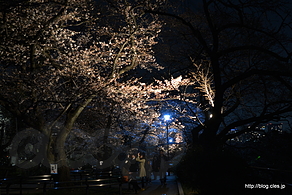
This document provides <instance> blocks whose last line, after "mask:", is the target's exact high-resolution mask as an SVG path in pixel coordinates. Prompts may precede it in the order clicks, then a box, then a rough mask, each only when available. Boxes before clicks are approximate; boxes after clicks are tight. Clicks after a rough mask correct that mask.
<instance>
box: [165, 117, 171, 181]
mask: <svg viewBox="0 0 292 195" xmlns="http://www.w3.org/2000/svg"><path fill="white" fill-rule="evenodd" d="M164 120H165V121H166V150H167V162H168V164H169V140H168V121H169V120H170V115H164ZM169 175H170V172H169V170H168V176H169Z"/></svg>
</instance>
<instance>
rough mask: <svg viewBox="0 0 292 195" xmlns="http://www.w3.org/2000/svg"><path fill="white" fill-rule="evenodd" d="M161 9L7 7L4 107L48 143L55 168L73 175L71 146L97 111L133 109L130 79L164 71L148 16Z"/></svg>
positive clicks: (74, 4) (60, 1) (63, 0)
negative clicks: (82, 119) (87, 113)
mask: <svg viewBox="0 0 292 195" xmlns="http://www.w3.org/2000/svg"><path fill="white" fill-rule="evenodd" d="M98 3H100V4H98ZM161 5H162V2H160V1H145V2H140V1H129V2H128V1H118V0H112V1H102V2H101V1H100V2H95V1H90V0H81V1H80V0H52V1H46V0H28V1H13V2H12V3H11V4H9V3H7V4H6V3H4V2H3V6H1V13H0V17H1V18H0V19H1V29H0V30H1V49H0V55H1V62H0V63H1V76H0V86H1V94H0V103H1V105H2V106H4V107H5V108H6V109H8V110H9V111H10V112H11V113H13V114H14V115H15V116H17V117H18V118H19V119H20V120H22V121H23V122H24V123H25V124H26V125H27V126H28V127H32V128H34V129H36V130H38V131H39V132H41V133H42V134H44V135H45V136H46V137H47V138H48V140H49V141H48V144H47V146H46V149H47V157H48V160H49V162H56V163H58V165H59V167H61V168H64V170H67V168H66V167H67V164H66V163H67V162H66V153H65V151H64V144H65V141H66V138H67V136H68V134H69V133H70V132H71V130H72V128H73V126H74V123H75V121H76V120H77V118H78V117H79V116H80V114H81V112H82V111H83V110H84V109H85V108H87V107H88V106H89V105H90V104H91V103H93V102H94V103H95V102H101V103H102V102H103V104H107V103H110V102H112V104H109V105H108V106H109V107H110V109H112V110H114V109H115V105H117V102H119V103H121V102H123V101H124V104H125V103H126V102H128V107H131V100H129V99H128V98H129V97H130V96H129V95H133V91H132V92H131V90H132V89H131V88H128V87H129V86H130V85H131V84H132V82H128V81H127V79H126V77H123V75H125V73H127V72H128V71H130V70H133V69H135V68H137V67H140V68H143V69H147V70H151V68H158V69H159V68H161V67H160V66H158V64H157V63H156V59H155V57H154V56H153V51H152V46H153V45H155V44H156V41H155V38H156V37H157V36H158V33H159V31H160V28H161V25H160V22H158V21H157V19H156V16H154V15H152V14H146V13H145V12H144V11H143V10H144V9H145V8H147V9H153V8H155V7H158V6H161ZM128 90H129V92H128ZM106 99H108V100H110V101H104V100H106ZM113 102H116V103H113ZM125 109H127V108H125ZM52 132H57V136H56V137H53V136H52ZM14 147H17V146H14Z"/></svg>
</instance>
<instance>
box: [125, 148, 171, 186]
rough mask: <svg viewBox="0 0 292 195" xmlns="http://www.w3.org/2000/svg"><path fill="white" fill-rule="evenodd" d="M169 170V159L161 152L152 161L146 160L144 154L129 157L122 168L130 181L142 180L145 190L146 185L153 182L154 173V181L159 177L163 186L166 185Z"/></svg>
mask: <svg viewBox="0 0 292 195" xmlns="http://www.w3.org/2000/svg"><path fill="white" fill-rule="evenodd" d="M167 169H168V162H167V158H166V156H165V155H164V153H163V151H162V150H160V151H159V153H158V154H156V155H154V156H153V158H151V159H149V158H147V159H146V158H145V154H144V153H138V154H137V155H135V154H131V155H128V158H127V159H126V160H125V162H124V166H123V168H122V174H123V176H125V177H126V178H127V179H128V180H129V181H131V180H134V181H135V180H137V178H140V179H141V185H142V189H143V188H144V185H145V184H147V183H149V182H151V180H152V173H153V179H154V180H156V179H157V178H158V177H159V179H160V182H161V184H166V172H167Z"/></svg>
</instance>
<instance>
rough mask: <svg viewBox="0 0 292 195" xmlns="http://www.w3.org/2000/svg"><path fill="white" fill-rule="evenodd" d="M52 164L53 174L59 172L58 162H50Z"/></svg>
mask: <svg viewBox="0 0 292 195" xmlns="http://www.w3.org/2000/svg"><path fill="white" fill-rule="evenodd" d="M50 165H51V174H58V166H57V164H50Z"/></svg>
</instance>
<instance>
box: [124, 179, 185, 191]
mask: <svg viewBox="0 0 292 195" xmlns="http://www.w3.org/2000/svg"><path fill="white" fill-rule="evenodd" d="M125 194H127V195H136V194H135V192H134V191H132V190H131V191H128V193H125ZM137 194H138V195H182V194H179V187H178V183H177V181H176V177H175V176H174V175H170V176H167V180H166V184H165V185H162V184H161V183H160V180H159V179H157V180H152V182H151V183H150V184H148V185H147V186H146V187H145V190H139V191H138V193H137Z"/></svg>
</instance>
